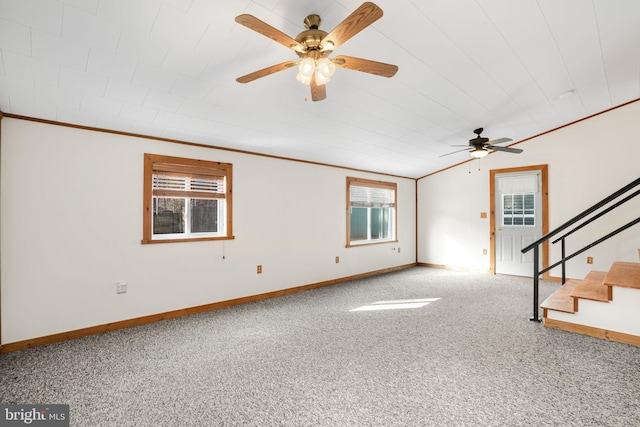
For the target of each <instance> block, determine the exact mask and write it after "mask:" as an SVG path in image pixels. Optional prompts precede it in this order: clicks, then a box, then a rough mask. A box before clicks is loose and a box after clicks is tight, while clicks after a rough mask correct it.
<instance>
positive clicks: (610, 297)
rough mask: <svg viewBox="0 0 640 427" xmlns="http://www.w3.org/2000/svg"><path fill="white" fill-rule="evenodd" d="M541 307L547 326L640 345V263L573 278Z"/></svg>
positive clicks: (622, 265)
mask: <svg viewBox="0 0 640 427" xmlns="http://www.w3.org/2000/svg"><path fill="white" fill-rule="evenodd" d="M638 255H639V256H640V250H638ZM541 307H542V309H543V317H542V320H543V322H544V325H545V326H546V327H549V328H556V329H562V330H565V331H569V332H575V333H579V334H584V335H589V336H593V337H597V338H604V339H609V340H612V341H618V342H623V343H627V344H632V345H636V346H640V263H636V262H614V263H613V264H612V266H611V268H610V269H609V271H592V272H590V273H589V274H587V276H586V277H585V278H584V279H583V280H576V279H570V280H568V281H567V282H566V283H565V284H564V285H562V287H561V288H560V289H558V290H557V291H556V292H554V293H553V294H551V295H550V296H549V297H548V298H547V299H546V300H545V301H544V302H543V303H542V304H541Z"/></svg>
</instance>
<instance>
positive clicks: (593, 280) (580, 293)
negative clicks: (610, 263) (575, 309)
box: [571, 271, 613, 302]
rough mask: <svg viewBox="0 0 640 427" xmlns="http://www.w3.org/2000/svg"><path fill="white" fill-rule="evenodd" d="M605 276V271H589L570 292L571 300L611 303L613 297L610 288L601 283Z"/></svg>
mask: <svg viewBox="0 0 640 427" xmlns="http://www.w3.org/2000/svg"><path fill="white" fill-rule="evenodd" d="M607 274H608V273H607V272H606V271H591V272H590V273H589V274H587V277H585V278H584V280H582V281H581V282H580V283H579V284H578V286H576V287H575V289H574V290H573V291H571V296H572V297H573V298H583V299H588V300H592V301H603V302H608V301H611V299H612V297H613V293H612V292H611V286H607V285H605V284H604V283H603V281H604V278H605V277H606V276H607Z"/></svg>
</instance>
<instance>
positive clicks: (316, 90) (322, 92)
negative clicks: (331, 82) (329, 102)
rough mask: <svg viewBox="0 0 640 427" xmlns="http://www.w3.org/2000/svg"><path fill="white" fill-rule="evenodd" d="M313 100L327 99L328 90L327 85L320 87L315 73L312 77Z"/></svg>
mask: <svg viewBox="0 0 640 427" xmlns="http://www.w3.org/2000/svg"><path fill="white" fill-rule="evenodd" d="M310 86H311V100H312V101H322V100H323V99H325V98H326V97H327V88H326V86H325V85H319V84H317V83H316V76H315V73H314V74H313V75H312V76H311V84H310Z"/></svg>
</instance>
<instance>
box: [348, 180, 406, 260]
mask: <svg viewBox="0 0 640 427" xmlns="http://www.w3.org/2000/svg"><path fill="white" fill-rule="evenodd" d="M351 185H359V186H362V187H372V188H384V189H389V190H392V191H393V194H394V205H393V210H394V215H393V238H391V239H387V240H376V241H370V240H365V241H364V242H363V243H352V242H351ZM346 193H347V206H346V219H347V244H346V247H347V248H353V247H360V246H369V245H381V244H385V243H393V242H397V241H398V184H396V183H395V182H385V181H376V180H372V179H365V178H354V177H350V176H348V177H347V191H346Z"/></svg>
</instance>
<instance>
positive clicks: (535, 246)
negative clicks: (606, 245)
mask: <svg viewBox="0 0 640 427" xmlns="http://www.w3.org/2000/svg"><path fill="white" fill-rule="evenodd" d="M638 186H640V178H638V179H636V180H635V181H633V182H631V183H629V184H627V185H625V186H624V187H622V188H621V189H620V190H618V191H616V192H614V193H612V194H611V195H610V196H608V197H605V198H604V199H602V200H601V201H599V202H598V203H596V204H594V205H593V206H591V207H590V208H588V209H586V210H584V211H583V212H581V213H579V214H578V215H576V216H575V217H573V218H571V219H570V220H569V221H567V222H565V223H564V224H562V225H561V226H559V227H557V228H555V229H554V230H552V231H550V232H549V233H547V234H545V235H544V236H542V237H541V238H539V239H538V240H536V241H535V242H533V243H531V244H530V245H529V246H526V247H525V248H523V249H522V251H521V252H522V253H523V254H524V253H527V252H529V251H531V250H533V316H532V317H531V318H530V319H529V320H531V321H535V322H541V321H542V319H540V316H539V305H540V304H539V292H538V291H539V285H540V275H542V274H544V273H546V272H547V271H549V270H551V269H553V268H555V267H557V266H559V265H560V266H562V283H563V284H564V283H565V282H566V262H567V261H568V260H570V259H572V258H574V257H576V256H577V255H580V254H581V253H583V252H585V251H587V250H589V249H591V248H592V247H594V246H596V245H599V244H600V243H602V242H604V241H605V240H607V239H609V238H611V237H613V236H615V235H616V234H619V233H621V232H623V231H624V230H626V229H628V228H630V227H632V226H634V225H636V224H638V223H640V217H638V218H636V219H634V220H632V221H630V222H628V223H627V224H625V225H623V226H621V227H619V228H617V229H615V230H614V231H612V232H611V233H609V234H607V235H605V236H602V237H600V238H599V239H596V240H594V241H593V242H591V243H589V244H588V245H586V246H584V247H583V248H581V249H578V250H577V251H575V252H573V253H571V254H569V255H567V254H566V253H565V240H566V238H567V237H569V236H570V235H572V234H573V233H575V232H576V231H578V230H580V229H581V228H583V227H585V226H586V225H588V224H590V223H592V222H593V221H595V220H596V219H598V218H601V217H603V216H604V215H606V214H607V213H609V212H611V211H613V210H614V209H616V208H618V207H620V206H622V205H623V204H624V203H626V202H628V201H629V200H631V199H633V198H634V197H636V196H638V195H640V189H639V190H636V191H635V192H633V193H632V194H629V195H628V196H626V197H624V198H623V199H620V200H619V201H617V202H616V203H614V204H613V205H611V206H609V207H607V208H606V209H604V210H602V211H600V212H597V211H598V210H599V209H601V208H602V207H604V206H606V205H607V204H609V203H611V202H613V201H614V200H616V199H618V198H619V197H621V196H623V195H624V194H626V193H628V192H629V191H631V190H632V189H634V188H635V187H638ZM585 218H588V219H586V220H585V221H584V222H582V223H580V224H579V225H577V226H576V227H574V228H572V229H571V230H569V231H567V232H566V233H564V234H563V235H561V236H560V237H558V238H557V239H555V240H554V241H552V242H551V243H552V244H555V243H557V242H561V259H560V260H559V261H558V262H556V263H554V264H551V265H549V266H547V267H545V268H543V269H540V265H539V259H540V245H542V244H543V243H544V242H546V241H548V240H550V239H551V238H552V237H554V236H556V235H558V234H560V233H561V232H563V231H565V230H566V229H568V228H569V227H571V226H573V225H575V224H577V223H578V222H579V221H581V220H583V219H585Z"/></svg>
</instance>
